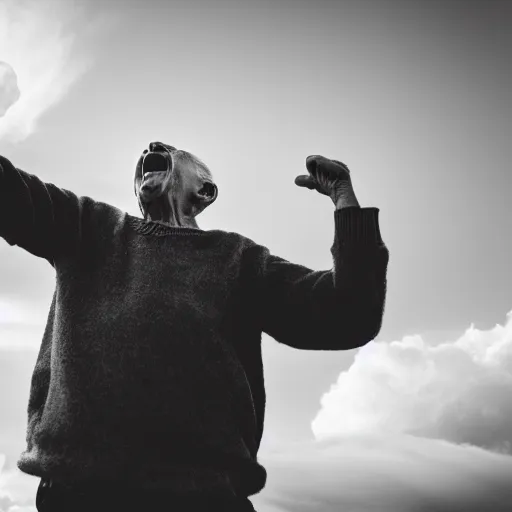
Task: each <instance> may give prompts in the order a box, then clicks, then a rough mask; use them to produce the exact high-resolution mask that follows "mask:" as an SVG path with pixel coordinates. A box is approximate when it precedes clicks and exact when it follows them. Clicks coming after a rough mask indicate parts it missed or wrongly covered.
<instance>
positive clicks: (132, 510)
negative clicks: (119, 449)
mask: <svg viewBox="0 0 512 512" xmlns="http://www.w3.org/2000/svg"><path fill="white" fill-rule="evenodd" d="M36 508H37V510H38V512H150V511H151V512H153V511H154V512H255V510H254V508H253V506H252V503H251V502H250V500H249V499H247V498H240V497H239V498H236V497H234V496H233V497H223V496H208V497H204V496H202V497H201V496H187V497H180V496H177V495H175V494H170V493H169V492H166V491H153V490H144V489H134V488H133V487H131V488H130V487H118V488H114V487H112V486H108V487H107V486H105V487H98V486H91V485H89V486H87V485H85V486H80V487H77V486H75V487H72V486H63V485H61V484H58V483H56V482H53V481H51V480H45V479H41V482H40V483H39V487H38V489H37V494H36Z"/></svg>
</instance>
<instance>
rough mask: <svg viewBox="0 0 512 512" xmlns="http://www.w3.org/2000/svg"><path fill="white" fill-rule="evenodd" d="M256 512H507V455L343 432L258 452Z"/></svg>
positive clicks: (510, 498)
mask: <svg viewBox="0 0 512 512" xmlns="http://www.w3.org/2000/svg"><path fill="white" fill-rule="evenodd" d="M259 459H260V462H261V463H262V464H264V465H265V467H266V468H267V472H268V480H267V486H266V488H265V489H264V490H263V491H262V492H261V493H260V494H259V495H256V496H254V497H252V498H251V501H252V503H253V505H254V507H255V509H256V510H257V511H258V512H339V511H341V510H343V511H344V512H479V511H481V510H492V511H493V512H506V511H508V510H510V503H511V502H512V485H511V483H512V457H510V456H506V455H502V454H497V453H493V452H489V451H486V450H484V449H481V448H478V447H473V446H457V445H454V444H452V443H449V442H447V441H443V440H436V439H422V438H417V437H414V436H410V435H406V434H349V435H339V436H338V437H337V438H330V439H324V440H321V441H316V442H310V443H305V442H301V443H297V444H296V445H295V446H293V445H290V446H288V447H286V448H285V449H283V450H282V451H281V452H277V451H275V452H274V453H267V454H264V453H262V454H260V457H259Z"/></svg>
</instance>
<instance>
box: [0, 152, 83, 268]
mask: <svg viewBox="0 0 512 512" xmlns="http://www.w3.org/2000/svg"><path fill="white" fill-rule="evenodd" d="M84 199H85V198H80V199H79V198H78V197H77V196H76V195H75V194H73V193H72V192H70V191H68V190H64V189H60V188H58V187H56V186H55V185H53V184H52V183H44V182H43V181H41V180H40V179H39V178H38V177H37V176H34V175H32V174H28V173H27V172H24V171H22V170H21V169H18V168H16V167H14V165H13V164H12V163H11V162H10V161H9V160H8V159H7V158H5V157H3V156H0V236H1V237H2V238H4V239H5V240H6V242H7V243H8V244H10V245H17V246H19V247H22V248H23V249H25V250H27V251H28V252H30V253H31V254H34V255H35V256H39V257H41V258H45V259H46V260H48V261H49V262H50V264H51V265H53V266H54V264H55V259H56V258H58V257H59V256H60V255H63V254H65V253H69V252H71V251H76V250H78V241H79V231H80V217H81V211H82V207H83V204H82V203H83V200H84Z"/></svg>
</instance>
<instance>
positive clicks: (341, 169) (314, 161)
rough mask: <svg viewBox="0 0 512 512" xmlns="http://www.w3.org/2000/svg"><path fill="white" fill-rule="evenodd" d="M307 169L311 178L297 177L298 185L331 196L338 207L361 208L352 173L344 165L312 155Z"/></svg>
mask: <svg viewBox="0 0 512 512" xmlns="http://www.w3.org/2000/svg"><path fill="white" fill-rule="evenodd" d="M306 169H307V170H308V172H309V176H308V175H301V176H297V177H296V178H295V184H296V185H298V186H299V187H306V188H309V189H310V190H316V191H318V192H320V194H323V195H325V196H329V197H330V198H331V199H332V201H333V203H334V204H335V205H336V206H337V207H344V206H359V203H358V202H357V199H356V196H355V193H354V189H353V187H352V181H351V179H350V171H349V169H348V167H347V166H346V165H345V164H344V163H342V162H340V161H338V160H331V159H329V158H326V157H324V156H321V155H311V156H308V157H307V158H306Z"/></svg>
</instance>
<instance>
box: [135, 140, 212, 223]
mask: <svg viewBox="0 0 512 512" xmlns="http://www.w3.org/2000/svg"><path fill="white" fill-rule="evenodd" d="M135 195H136V196H137V198H138V200H139V205H140V206H141V210H144V211H148V210H149V209H154V208H156V206H158V208H159V209H163V210H167V209H168V208H172V209H173V210H174V209H176V208H178V209H179V210H180V213H182V214H186V215H196V214H198V213H200V212H201V211H202V210H203V209H204V208H205V207H206V206H208V205H209V204H211V203H212V202H213V201H215V199H216V198H217V186H216V185H215V184H214V183H213V178H212V175H211V173H210V171H209V169H208V168H207V167H206V165H204V164H203V163H202V162H201V161H200V160H199V159H198V158H197V157H195V156H194V155H192V154H191V153H188V152H187V151H182V150H178V149H176V148H175V147H174V146H169V145H168V144H164V143H163V142H151V143H150V144H149V148H148V149H146V150H144V151H143V153H142V155H141V157H140V158H139V161H138V162H137V167H136V170H135Z"/></svg>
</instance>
